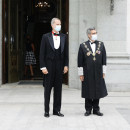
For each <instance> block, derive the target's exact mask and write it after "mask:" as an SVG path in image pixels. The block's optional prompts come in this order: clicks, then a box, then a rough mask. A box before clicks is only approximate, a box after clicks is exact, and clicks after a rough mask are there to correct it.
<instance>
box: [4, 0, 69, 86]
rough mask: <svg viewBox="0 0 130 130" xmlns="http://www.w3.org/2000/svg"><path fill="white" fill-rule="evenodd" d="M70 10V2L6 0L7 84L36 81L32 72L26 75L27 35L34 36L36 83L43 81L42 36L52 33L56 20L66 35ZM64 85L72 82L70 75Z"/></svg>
mask: <svg viewBox="0 0 130 130" xmlns="http://www.w3.org/2000/svg"><path fill="white" fill-rule="evenodd" d="M68 9H69V0H3V68H4V69H3V83H7V82H16V81H19V80H32V78H31V77H30V70H29V69H28V71H27V75H26V76H25V75H24V65H25V64H24V61H25V51H26V50H25V40H26V35H30V36H31V39H32V41H33V43H34V47H35V57H36V61H37V64H36V65H34V66H33V69H34V77H33V80H39V79H42V73H41V71H40V68H39V50H40V43H41V38H42V35H43V34H44V33H47V32H50V31H51V26H50V21H51V19H52V18H53V17H58V18H60V19H61V21H62V32H63V33H66V34H67V32H68V16H69V13H68ZM14 10H15V11H14ZM5 16H6V17H5ZM64 83H66V84H67V83H68V74H67V75H65V76H64Z"/></svg>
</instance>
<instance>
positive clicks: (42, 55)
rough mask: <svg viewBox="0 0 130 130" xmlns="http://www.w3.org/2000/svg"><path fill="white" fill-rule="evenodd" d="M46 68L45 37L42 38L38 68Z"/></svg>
mask: <svg viewBox="0 0 130 130" xmlns="http://www.w3.org/2000/svg"><path fill="white" fill-rule="evenodd" d="M43 67H46V64H45V35H43V36H42V40H41V47H40V68H43Z"/></svg>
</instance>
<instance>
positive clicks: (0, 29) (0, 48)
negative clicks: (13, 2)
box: [0, 0, 2, 86]
mask: <svg viewBox="0 0 130 130" xmlns="http://www.w3.org/2000/svg"><path fill="white" fill-rule="evenodd" d="M1 84H2V0H0V86H1Z"/></svg>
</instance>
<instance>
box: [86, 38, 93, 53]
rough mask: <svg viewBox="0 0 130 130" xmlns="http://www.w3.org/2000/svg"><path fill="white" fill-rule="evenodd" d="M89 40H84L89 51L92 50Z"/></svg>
mask: <svg viewBox="0 0 130 130" xmlns="http://www.w3.org/2000/svg"><path fill="white" fill-rule="evenodd" d="M89 42H90V41H89V40H88V41H87V42H86V44H87V46H88V48H89V50H90V51H91V52H93V51H92V48H91V46H90V43H89Z"/></svg>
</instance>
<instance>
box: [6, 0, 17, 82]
mask: <svg viewBox="0 0 130 130" xmlns="http://www.w3.org/2000/svg"><path fill="white" fill-rule="evenodd" d="M17 6H18V5H17V2H16V0H8V82H9V83H11V82H16V81H18V80H19V76H18V60H17V59H18V35H17V34H18V30H17V25H18V15H17V9H18V8H17Z"/></svg>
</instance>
